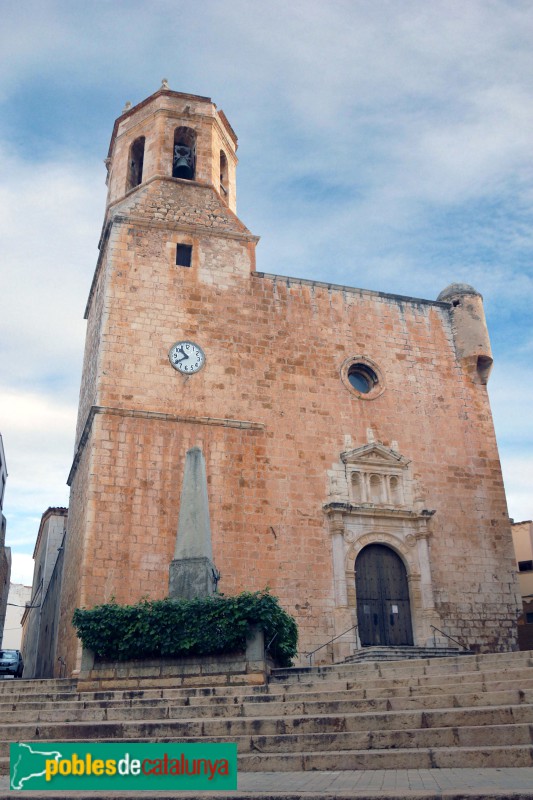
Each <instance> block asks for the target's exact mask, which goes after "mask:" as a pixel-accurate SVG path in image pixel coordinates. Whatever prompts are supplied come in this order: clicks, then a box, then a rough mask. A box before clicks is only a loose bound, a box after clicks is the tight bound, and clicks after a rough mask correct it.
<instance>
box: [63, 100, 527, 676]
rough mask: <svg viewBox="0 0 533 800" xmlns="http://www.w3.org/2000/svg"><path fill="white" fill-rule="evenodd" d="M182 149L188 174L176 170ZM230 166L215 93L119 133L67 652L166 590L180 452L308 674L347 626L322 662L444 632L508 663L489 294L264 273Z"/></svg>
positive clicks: (172, 103) (505, 528) (77, 488)
mask: <svg viewBox="0 0 533 800" xmlns="http://www.w3.org/2000/svg"><path fill="white" fill-rule="evenodd" d="M176 146H178V147H179V148H181V152H182V153H183V152H185V153H186V158H187V159H188V161H187V164H188V166H187V170H188V173H187V174H188V175H189V177H187V178H184V177H175V176H173V169H174V166H173V165H174V153H175V148H176ZM183 148H185V150H183ZM236 150H237V138H236V136H235V133H234V131H233V129H232V128H231V126H230V125H229V122H228V120H227V119H226V117H225V115H224V114H223V112H221V111H219V110H218V109H217V107H216V106H215V104H214V103H213V102H212V101H211V100H210V99H209V98H206V97H199V96H195V95H188V94H181V93H178V92H174V91H171V90H170V89H168V88H167V87H166V86H163V87H162V88H161V89H160V90H159V91H157V92H156V93H155V94H153V95H152V96H151V97H149V98H147V99H146V100H144V101H143V102H142V103H139V104H138V105H136V106H134V107H133V108H129V109H127V110H125V112H124V113H123V114H122V116H121V117H119V119H118V120H117V121H116V123H115V127H114V129H113V134H112V138H111V144H110V149H109V157H108V159H107V162H106V163H107V168H108V186H109V194H108V200H107V207H106V212H105V220H104V227H103V234H102V237H101V241H100V256H99V259H98V263H97V265H96V270H95V275H94V280H93V284H92V287H91V290H90V294H89V299H88V303H87V309H86V317H87V341H86V348H85V361H84V368H83V378H82V387H81V396H80V406H79V415H78V426H77V434H76V437H77V438H76V452H75V458H74V462H73V465H72V470H71V473H70V477H69V483H70V486H71V499H70V510H69V523H68V536H67V544H66V551H65V571H64V579H63V588H62V606H61V624H60V629H61V635H60V641H59V644H58V655H61V656H63V657H65V658H66V659H67V661H68V666H69V671H70V672H72V671H75V670H76V669H78V668H79V663H80V649H79V643H78V642H77V640H76V637H75V633H74V631H73V629H72V626H71V624H70V620H71V617H72V612H73V610H74V608H75V607H77V606H86V607H91V606H93V605H94V604H97V603H101V602H103V601H105V600H108V599H109V598H111V597H115V598H116V600H117V601H118V602H121V603H122V602H123V603H131V602H135V601H137V600H139V599H140V598H141V597H145V596H148V597H150V598H154V599H155V598H162V597H164V596H166V595H167V592H168V574H169V564H170V562H171V561H172V559H173V556H174V547H175V541H176V529H177V524H178V519H179V516H180V492H181V486H182V483H183V477H184V468H185V463H186V454H187V452H188V451H189V450H191V448H201V450H202V452H203V454H204V456H205V463H206V479H207V486H208V496H209V506H210V514H211V531H212V550H213V562H214V563H215V564H216V565H217V568H218V569H219V570H220V574H221V578H220V583H219V588H220V590H221V591H223V592H224V593H226V594H231V593H235V592H239V591H241V590H245V589H246V590H259V589H263V588H264V587H265V586H269V587H270V588H271V590H272V592H273V593H274V594H276V595H277V596H278V597H279V598H280V601H281V603H282V605H283V606H284V607H285V608H286V609H287V610H288V611H289V612H290V613H291V614H294V616H295V617H296V619H297V622H298V625H299V629H300V648H301V652H302V661H303V662H304V663H306V662H305V657H304V655H303V654H304V653H305V652H309V651H311V650H314V649H315V648H317V647H319V646H320V645H322V644H324V643H325V642H327V640H329V639H331V638H332V637H334V636H338V635H339V634H342V633H343V632H344V631H348V633H346V634H344V635H343V636H340V638H339V639H337V640H336V642H334V643H333V644H332V645H328V647H325V648H323V649H322V650H320V651H319V652H318V653H317V654H316V659H317V662H316V663H318V662H319V661H320V660H322V661H326V662H327V661H331V660H339V659H342V658H343V657H345V656H347V655H350V654H351V653H352V652H353V651H354V649H355V648H356V647H358V646H360V645H361V644H363V645H364V644H372V643H374V644H382V645H387V644H391V645H392V644H403V645H409V644H414V645H427V644H431V643H432V642H434V641H437V642H439V640H440V642H444V641H446V640H445V639H444V638H443V637H442V635H441V634H440V633H436V632H435V628H438V629H440V630H441V631H443V632H444V633H446V634H448V635H449V636H453V637H454V638H457V639H460V640H461V641H463V642H464V643H465V644H466V645H468V646H469V647H470V648H471V649H472V650H474V651H487V650H508V649H512V648H514V647H515V643H516V628H515V620H516V613H517V612H516V609H517V608H519V607H520V603H519V602H518V601H517V585H516V576H515V563H514V560H513V551H512V541H511V532H510V525H509V519H508V513H507V507H506V500H505V493H504V487H503V482H502V476H501V470H500V463H499V458H498V450H497V445H496V439H495V433H494V428H493V422H492V416H491V411H490V405H489V400H488V396H487V387H486V383H487V380H488V377H489V374H490V368H491V365H492V355H491V352H490V343H489V338H488V333H487V327H486V323H485V317H484V313H483V303H482V298H481V296H480V295H479V293H478V292H477V291H476V290H475V289H473V288H472V287H470V286H466V285H463V284H459V285H457V284H452V285H451V286H450V287H448V289H446V290H445V291H444V292H443V293H442V294H441V295H440V296H439V298H438V299H437V300H435V301H434V300H422V299H416V298H411V297H399V296H396V295H392V294H384V293H380V292H375V291H369V290H365V289H357V288H352V287H348V286H336V285H331V284H327V283H319V282H316V281H308V280H302V279H293V278H288V277H284V276H280V275H275V274H265V273H258V272H257V271H256V269H255V256H254V253H255V247H256V244H257V241H258V238H257V237H256V236H254V235H253V234H251V233H250V231H248V229H247V228H246V227H245V225H244V224H243V223H242V222H241V221H240V219H239V218H238V217H237V216H236V165H237V157H236ZM181 174H182V173H181ZM178 250H179V252H180V253H181V255H180V256H179V258H178V255H177V254H178ZM184 253H185V256H186V257H187V258H189V266H186V265H183V264H180V263H177V262H178V261H179V260H180V259H181V258H182V257H183V254H184ZM353 271H354V275H356V274H357V264H354V265H353ZM180 342H192V343H194V344H195V345H197V346H198V347H199V348H201V350H202V351H203V353H204V355H205V363H204V365H203V366H202V368H201V369H199V370H198V371H197V372H194V373H191V374H182V373H180V372H179V370H177V369H175V368H174V366H173V365H172V364H171V363H170V360H169V351H170V350H171V348H172V347H173V346H174V345H175V344H176V343H180ZM356 626H357V627H356ZM432 626H434V627H432ZM348 629H351V630H348ZM434 637H436V638H434Z"/></svg>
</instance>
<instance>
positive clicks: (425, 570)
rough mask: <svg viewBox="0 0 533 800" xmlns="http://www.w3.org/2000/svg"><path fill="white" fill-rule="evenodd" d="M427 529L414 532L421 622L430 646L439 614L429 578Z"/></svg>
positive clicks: (438, 621)
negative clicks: (420, 601)
mask: <svg viewBox="0 0 533 800" xmlns="http://www.w3.org/2000/svg"><path fill="white" fill-rule="evenodd" d="M429 535H430V533H429V531H428V530H422V531H418V532H417V533H416V534H415V539H416V544H417V551H418V563H419V565H420V591H421V594H422V616H423V619H422V624H423V627H424V638H425V645H426V646H431V645H432V644H433V642H434V636H433V633H434V632H433V631H432V630H431V627H430V626H431V625H436V626H437V627H438V626H440V616H439V614H438V612H437V610H436V608H435V596H434V594H433V581H432V579H431V566H430V562H429V546H428V538H429ZM436 638H437V642H438V643H439V644H440V643H441V642H440V641H439V639H440V638H441V637H439V634H438V633H437V634H436Z"/></svg>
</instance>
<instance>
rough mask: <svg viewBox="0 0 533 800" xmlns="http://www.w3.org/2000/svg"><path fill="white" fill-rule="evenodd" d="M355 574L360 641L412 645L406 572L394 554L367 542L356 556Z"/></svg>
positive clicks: (399, 559)
mask: <svg viewBox="0 0 533 800" xmlns="http://www.w3.org/2000/svg"><path fill="white" fill-rule="evenodd" d="M355 575H356V577H355V583H356V592H357V621H358V625H359V637H360V639H361V644H362V645H363V646H365V645H389V646H391V645H412V644H413V630H412V625H411V607H410V603H409V587H408V584H407V573H406V571H405V567H404V564H403V562H402V560H401V558H400V557H399V556H398V555H397V553H395V552H394V550H391V548H390V547H386V546H385V545H382V544H371V545H368V547H365V548H364V549H363V550H361V552H360V553H359V555H358V557H357V560H356V562H355Z"/></svg>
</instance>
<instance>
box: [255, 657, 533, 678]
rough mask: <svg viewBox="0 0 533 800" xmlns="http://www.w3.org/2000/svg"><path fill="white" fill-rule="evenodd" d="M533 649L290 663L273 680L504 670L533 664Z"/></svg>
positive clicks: (277, 672)
mask: <svg viewBox="0 0 533 800" xmlns="http://www.w3.org/2000/svg"><path fill="white" fill-rule="evenodd" d="M532 659H533V653H532V652H531V651H521V652H516V653H498V654H492V655H475V656H460V657H457V656H456V657H453V658H439V659H419V660H412V661H405V660H401V661H385V662H369V663H363V664H346V663H343V664H332V665H329V666H320V667H287V668H285V669H275V670H272V674H271V676H270V680H271V682H278V681H281V682H286V683H290V682H293V681H299V682H302V681H304V682H305V681H306V680H330V679H337V680H341V679H343V678H344V679H345V678H347V677H348V676H349V675H350V674H353V675H357V676H358V677H359V678H361V677H363V676H369V675H376V674H377V675H379V676H380V677H388V676H391V675H396V676H398V677H401V676H403V675H415V674H424V675H443V674H449V673H463V672H478V671H482V670H484V669H487V667H490V668H491V669H497V670H502V669H505V668H511V669H512V668H516V666H517V665H518V664H520V665H526V666H532V664H533V660H532Z"/></svg>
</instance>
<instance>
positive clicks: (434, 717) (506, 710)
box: [0, 704, 533, 744]
mask: <svg viewBox="0 0 533 800" xmlns="http://www.w3.org/2000/svg"><path fill="white" fill-rule="evenodd" d="M514 724H528V725H529V724H533V706H532V705H526V704H523V705H517V706H505V707H495V708H491V707H477V708H465V709H460V708H452V709H437V710H433V709H430V710H426V711H420V710H412V711H403V710H402V711H386V712H383V711H373V712H366V713H351V714H340V715H335V714H322V715H319V714H313V715H294V716H284V717H259V718H254V717H220V718H206V719H192V718H189V719H187V718H183V719H162V720H157V719H150V720H131V721H127V720H123V719H120V720H114V721H110V720H106V721H97V722H94V721H93V722H91V721H87V722H81V721H73V722H64V721H60V722H40V723H38V724H35V723H26V724H24V723H18V724H17V723H15V724H7V725H3V726H2V729H1V730H0V737H1V741H2V742H4V743H5V744H7V743H9V742H12V741H42V740H47V741H62V740H64V739H81V740H91V741H98V740H99V739H100V738H102V737H103V738H106V739H112V738H119V739H161V738H163V739H166V738H168V739H175V738H177V737H184V736H187V737H208V738H209V737H212V736H220V737H228V738H229V739H231V738H232V737H234V736H240V735H257V736H259V735H264V736H266V735H279V734H288V733H294V734H298V733H331V732H347V731H381V730H415V729H419V728H424V729H427V728H439V727H448V728H449V727H452V728H458V727H461V726H484V725H514Z"/></svg>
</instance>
